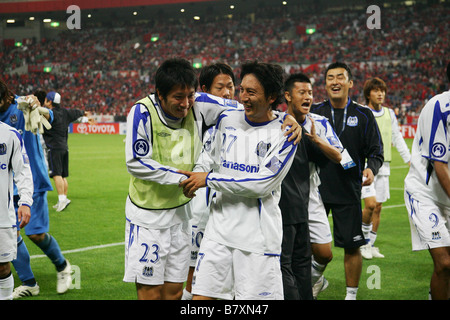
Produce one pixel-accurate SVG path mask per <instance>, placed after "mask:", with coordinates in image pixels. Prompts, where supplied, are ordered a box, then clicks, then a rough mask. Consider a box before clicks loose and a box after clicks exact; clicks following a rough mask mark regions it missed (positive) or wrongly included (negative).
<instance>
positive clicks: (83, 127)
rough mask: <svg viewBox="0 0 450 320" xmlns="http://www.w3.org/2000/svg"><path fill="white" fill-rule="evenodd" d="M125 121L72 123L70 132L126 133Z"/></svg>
mask: <svg viewBox="0 0 450 320" xmlns="http://www.w3.org/2000/svg"><path fill="white" fill-rule="evenodd" d="M126 131H127V130H126V123H125V122H113V123H87V122H86V123H71V124H70V126H69V133H82V134H122V135H124V134H126Z"/></svg>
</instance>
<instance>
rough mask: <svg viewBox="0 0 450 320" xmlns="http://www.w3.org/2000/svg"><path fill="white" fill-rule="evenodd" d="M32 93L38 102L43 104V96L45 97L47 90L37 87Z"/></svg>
mask: <svg viewBox="0 0 450 320" xmlns="http://www.w3.org/2000/svg"><path fill="white" fill-rule="evenodd" d="M34 95H35V96H36V98H37V99H38V100H39V103H40V104H41V106H43V105H44V102H45V97H47V92H45V91H44V90H42V89H38V90H36V91H35V92H34Z"/></svg>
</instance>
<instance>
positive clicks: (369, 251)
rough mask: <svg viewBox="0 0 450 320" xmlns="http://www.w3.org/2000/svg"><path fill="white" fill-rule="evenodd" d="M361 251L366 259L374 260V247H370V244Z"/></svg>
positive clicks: (362, 247) (361, 248)
mask: <svg viewBox="0 0 450 320" xmlns="http://www.w3.org/2000/svg"><path fill="white" fill-rule="evenodd" d="M360 250H361V255H362V257H363V258H364V259H367V260H370V259H372V258H373V256H372V246H371V245H370V243H368V244H365V245H363V246H361V247H360Z"/></svg>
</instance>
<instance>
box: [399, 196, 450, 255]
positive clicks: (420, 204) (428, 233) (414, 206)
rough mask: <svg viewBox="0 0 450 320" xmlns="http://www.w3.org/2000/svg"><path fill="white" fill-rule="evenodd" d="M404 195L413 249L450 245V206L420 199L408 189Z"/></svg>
mask: <svg viewBox="0 0 450 320" xmlns="http://www.w3.org/2000/svg"><path fill="white" fill-rule="evenodd" d="M404 195H405V205H406V209H407V210H408V216H409V223H410V227H411V243H412V250H413V251H418V250H427V249H433V248H441V247H450V231H449V230H450V229H449V228H450V208H448V207H445V206H442V205H439V204H436V203H434V202H433V201H431V200H429V199H425V198H422V199H420V200H419V199H417V198H414V197H413V196H412V195H411V194H409V193H408V192H407V191H405V193H404Z"/></svg>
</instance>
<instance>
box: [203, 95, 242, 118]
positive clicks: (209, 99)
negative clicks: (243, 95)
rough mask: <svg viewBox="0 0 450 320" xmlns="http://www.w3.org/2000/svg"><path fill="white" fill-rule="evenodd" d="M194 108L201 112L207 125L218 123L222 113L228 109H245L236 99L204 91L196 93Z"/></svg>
mask: <svg viewBox="0 0 450 320" xmlns="http://www.w3.org/2000/svg"><path fill="white" fill-rule="evenodd" d="M194 109H195V110H196V112H198V113H199V114H200V117H201V118H202V119H203V121H204V122H205V124H206V125H207V126H213V125H215V124H216V123H217V120H218V119H219V116H220V114H221V113H222V112H223V111H225V110H228V109H243V106H242V105H241V104H240V103H239V102H237V101H236V100H230V99H224V98H221V97H217V96H213V95H211V94H207V93H204V92H197V93H196V95H195V102H194Z"/></svg>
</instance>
